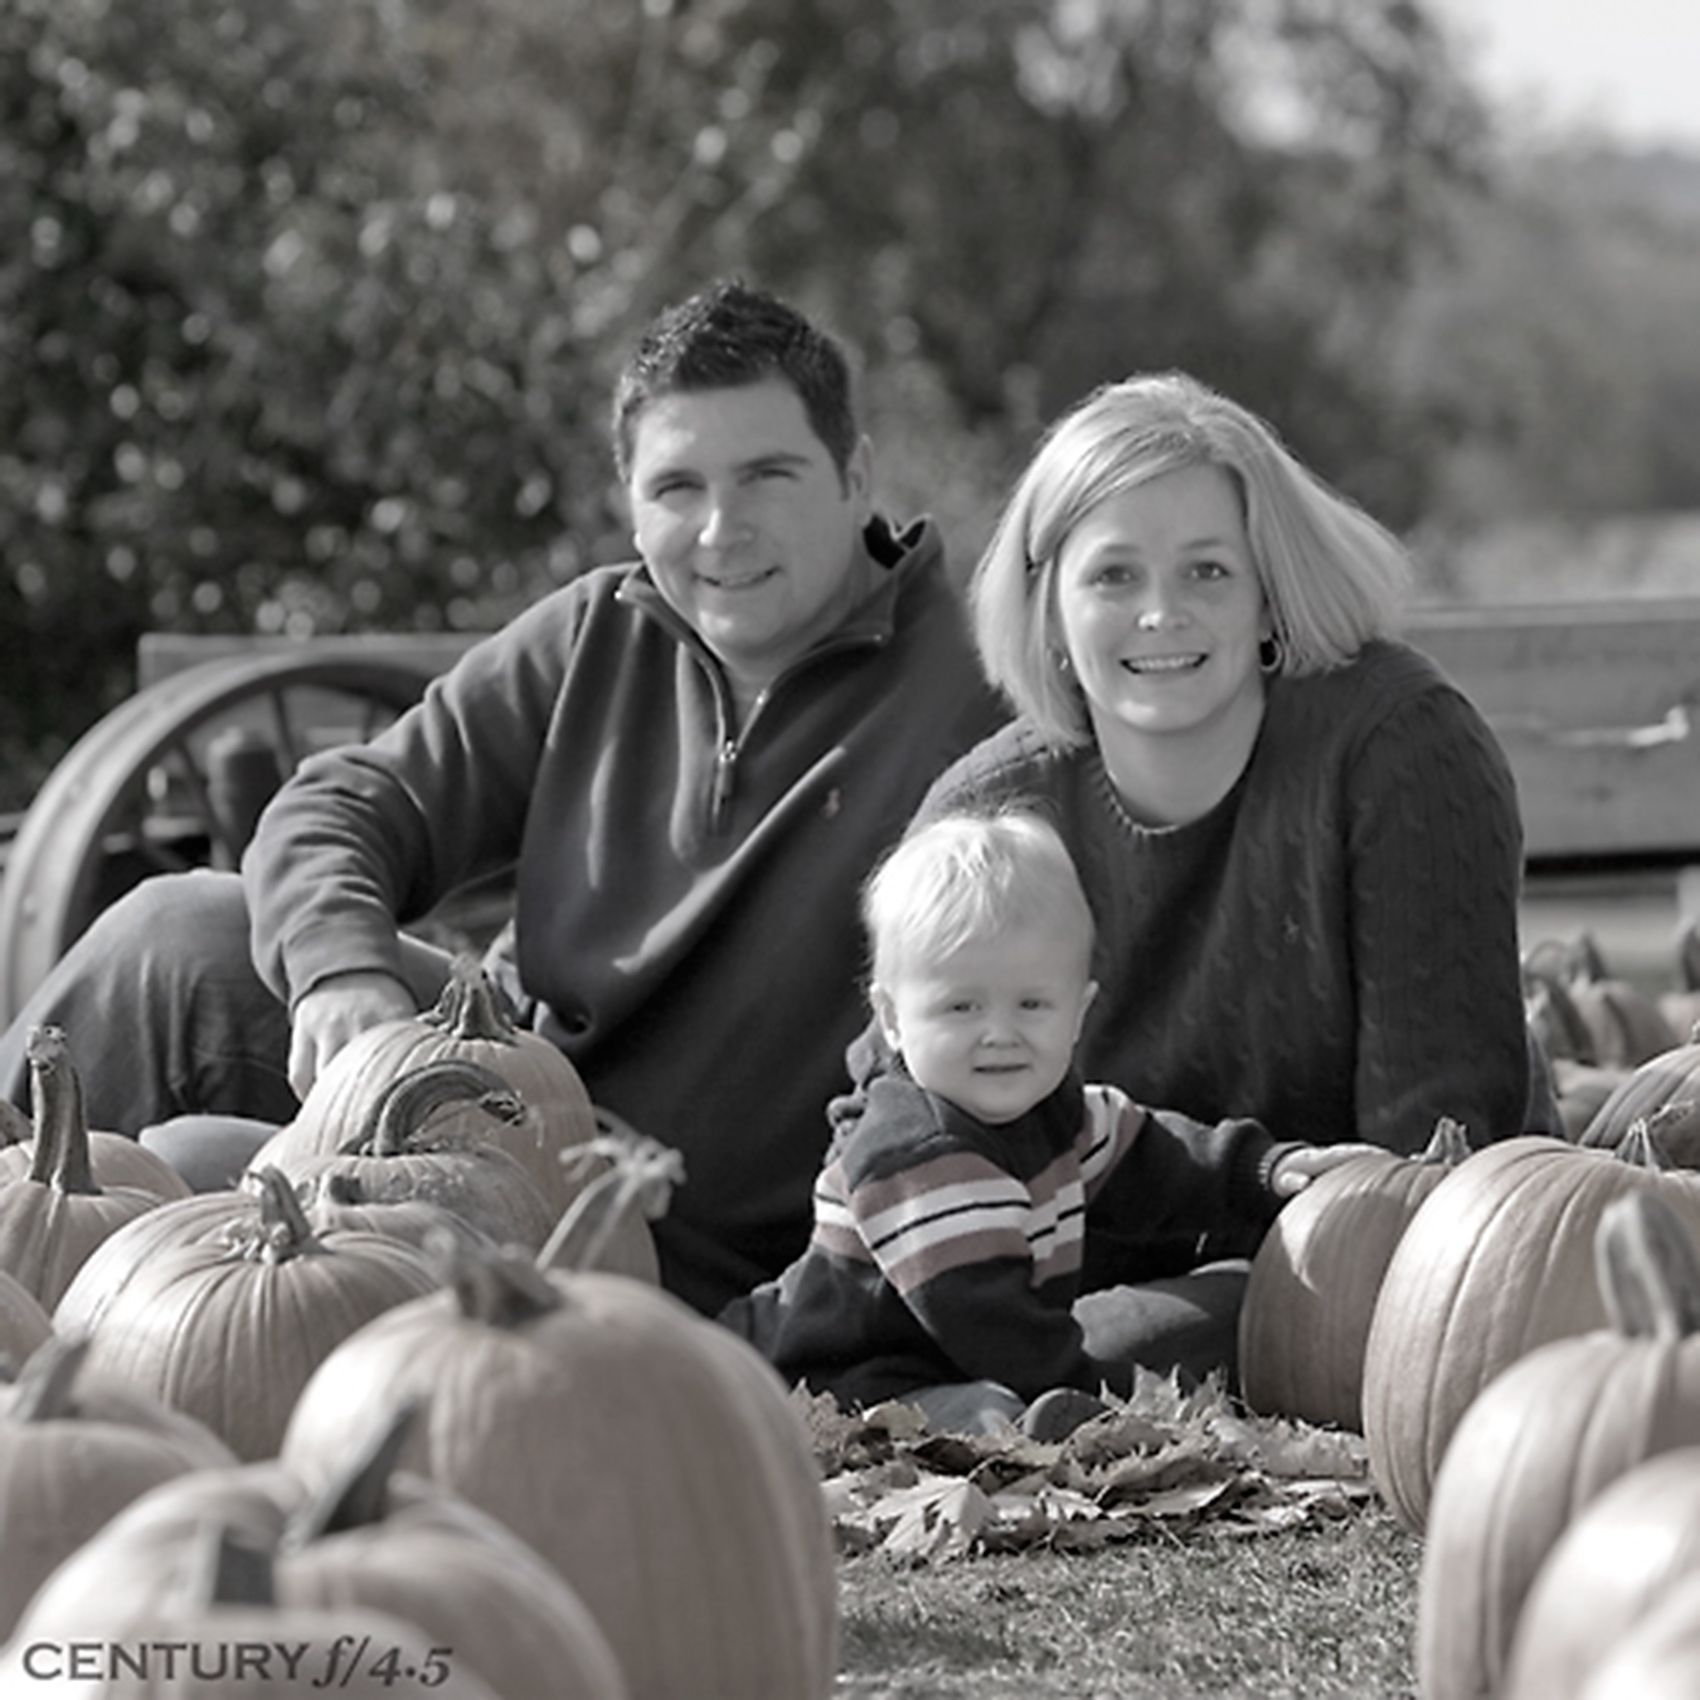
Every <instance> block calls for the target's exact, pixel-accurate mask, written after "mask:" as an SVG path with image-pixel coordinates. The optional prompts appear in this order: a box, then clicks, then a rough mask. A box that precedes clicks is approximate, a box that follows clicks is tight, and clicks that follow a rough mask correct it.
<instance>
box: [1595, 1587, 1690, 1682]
mask: <svg viewBox="0 0 1700 1700" xmlns="http://www.w3.org/2000/svg"><path fill="white" fill-rule="evenodd" d="M1697 1693H1700V1576H1694V1575H1689V1576H1685V1577H1684V1578H1683V1579H1682V1580H1681V1581H1680V1582H1677V1583H1674V1584H1673V1585H1672V1587H1671V1588H1670V1590H1669V1591H1668V1592H1667V1593H1665V1594H1663V1595H1661V1596H1660V1598H1659V1600H1658V1603H1657V1604H1656V1605H1654V1606H1653V1608H1652V1609H1651V1610H1650V1611H1649V1612H1648V1613H1647V1615H1646V1616H1645V1617H1644V1618H1642V1619H1641V1620H1640V1621H1639V1622H1638V1623H1636V1624H1635V1625H1634V1626H1633V1627H1632V1628H1631V1629H1630V1630H1629V1632H1628V1634H1626V1635H1625V1636H1624V1638H1623V1640H1622V1641H1621V1642H1619V1643H1618V1645H1617V1646H1616V1647H1615V1648H1614V1649H1613V1650H1612V1651H1611V1652H1610V1653H1609V1654H1607V1656H1606V1657H1605V1658H1604V1659H1602V1660H1601V1662H1600V1663H1599V1664H1598V1665H1597V1666H1596V1667H1595V1668H1594V1669H1593V1670H1592V1671H1591V1672H1590V1673H1589V1675H1588V1680H1587V1681H1586V1682H1585V1683H1584V1684H1583V1686H1582V1689H1581V1691H1580V1693H1579V1695H1578V1697H1577V1700H1693V1696H1694V1695H1695V1694H1697Z"/></svg>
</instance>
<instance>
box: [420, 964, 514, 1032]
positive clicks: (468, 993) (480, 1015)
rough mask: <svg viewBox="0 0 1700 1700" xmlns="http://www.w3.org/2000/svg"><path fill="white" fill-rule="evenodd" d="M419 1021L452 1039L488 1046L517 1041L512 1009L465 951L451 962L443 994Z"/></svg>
mask: <svg viewBox="0 0 1700 1700" xmlns="http://www.w3.org/2000/svg"><path fill="white" fill-rule="evenodd" d="M419 1019H420V1020H421V1021H422V1022H423V1023H424V1024H425V1025H426V1026H427V1027H436V1028H440V1029H442V1030H443V1031H444V1032H446V1033H447V1034H448V1035H449V1036H450V1037H451V1038H454V1039H482V1040H484V1041H485V1043H487V1044H491V1045H513V1044H517V1043H518V1041H519V1028H518V1026H517V1025H516V1024H515V1022H514V1019H513V1015H512V1006H511V1005H510V1004H509V1002H508V1000H507V998H506V996H504V995H503V992H502V990H501V988H500V987H499V986H498V985H497V984H496V983H495V981H494V980H492V979H491V978H490V976H489V975H488V974H486V973H485V972H484V969H483V966H482V965H481V964H480V962H479V960H478V958H477V957H476V956H474V955H471V954H470V953H467V952H462V953H461V954H460V955H459V956H457V957H456V958H455V959H454V962H453V964H452V965H451V967H450V969H449V981H448V984H447V985H446V986H444V987H443V995H442V996H441V997H440V998H438V999H437V1002H436V1004H435V1005H434V1006H433V1007H432V1008H431V1009H429V1010H427V1011H426V1013H425V1014H424V1015H422V1016H421V1017H420V1018H419Z"/></svg>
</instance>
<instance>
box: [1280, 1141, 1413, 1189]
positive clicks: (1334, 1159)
mask: <svg viewBox="0 0 1700 1700" xmlns="http://www.w3.org/2000/svg"><path fill="white" fill-rule="evenodd" d="M1386 1155H1387V1153H1386V1151H1385V1150H1384V1148H1383V1147H1381V1146H1379V1145H1306V1146H1302V1147H1301V1148H1300V1149H1299V1150H1297V1151H1287V1152H1284V1153H1283V1154H1282V1155H1281V1156H1280V1157H1278V1158H1276V1160H1275V1167H1274V1168H1273V1169H1271V1170H1270V1172H1269V1185H1270V1189H1271V1190H1272V1191H1273V1192H1274V1194H1275V1196H1276V1197H1277V1198H1291V1197H1293V1196H1294V1194H1295V1193H1300V1192H1303V1191H1304V1189H1305V1188H1306V1187H1307V1186H1309V1185H1310V1183H1311V1182H1312V1181H1313V1180H1315V1179H1316V1177H1317V1176H1318V1175H1323V1174H1326V1173H1327V1172H1328V1171H1329V1170H1330V1169H1337V1168H1339V1166H1340V1165H1341V1164H1342V1163H1349V1162H1351V1161H1352V1160H1353V1159H1354V1158H1357V1157H1384V1156H1386Z"/></svg>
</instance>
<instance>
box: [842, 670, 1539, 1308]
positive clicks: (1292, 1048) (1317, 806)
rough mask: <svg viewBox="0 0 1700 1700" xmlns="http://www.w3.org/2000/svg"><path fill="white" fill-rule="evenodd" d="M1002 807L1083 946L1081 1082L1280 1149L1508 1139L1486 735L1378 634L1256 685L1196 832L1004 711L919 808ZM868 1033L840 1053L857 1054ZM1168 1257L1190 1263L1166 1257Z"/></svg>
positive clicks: (1519, 1009)
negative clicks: (1026, 836)
mask: <svg viewBox="0 0 1700 1700" xmlns="http://www.w3.org/2000/svg"><path fill="white" fill-rule="evenodd" d="M1016 798H1022V799H1027V800H1029V801H1036V802H1038V803H1039V804H1040V805H1041V806H1042V807H1043V808H1045V809H1046V810H1047V812H1048V813H1049V814H1050V815H1051V817H1052V818H1053V819H1054V821H1055V823H1056V825H1057V826H1058V828H1059V830H1060V831H1061V833H1062V836H1063V839H1064V841H1065V842H1066V843H1067V845H1068V847H1069V849H1070V851H1071V852H1072V853H1073V855H1074V858H1075V861H1076V863H1077V865H1078V866H1079V869H1080V874H1081V878H1082V881H1083V883H1084V885H1085V888H1086V893H1087V897H1088V899H1089V900H1090V902H1091V905H1092V908H1093V912H1094V914H1095V915H1096V918H1097V922H1098V929H1099V937H1098V943H1097V949H1096V955H1095V959H1094V963H1093V973H1094V976H1095V977H1096V979H1097V980H1098V982H1099V988H1100V989H1099V993H1098V997H1097V999H1096V1001H1095V1002H1094V1004H1093V1006H1092V1008H1091V1010H1090V1011H1089V1013H1088V1016H1087V1021H1086V1026H1085V1030H1084V1032H1083V1034H1082V1038H1081V1044H1080V1048H1079V1053H1078V1054H1079V1059H1080V1066H1081V1069H1082V1071H1083V1073H1085V1074H1086V1075H1087V1077H1088V1078H1091V1079H1094V1080H1105V1081H1111V1082H1114V1083H1115V1084H1116V1085H1118V1086H1120V1087H1122V1088H1123V1089H1124V1090H1125V1091H1127V1092H1128V1093H1129V1094H1130V1095H1131V1096H1132V1097H1133V1098H1134V1099H1136V1100H1137V1101H1139V1102H1140V1103H1145V1104H1155V1105H1166V1106H1172V1107H1174V1108H1176V1109H1179V1110H1183V1111H1185V1112H1186V1114H1187V1115H1189V1116H1195V1117H1198V1118H1200V1119H1202V1120H1204V1121H1216V1120H1221V1119H1222V1118H1225V1117H1228V1116H1251V1117H1255V1118H1256V1119H1257V1120H1258V1121H1260V1122H1262V1123H1263V1124H1264V1125H1265V1126H1266V1127H1267V1128H1268V1129H1269V1130H1270V1132H1271V1133H1272V1134H1274V1135H1275V1137H1277V1138H1280V1139H1299V1140H1308V1141H1312V1142H1314V1143H1318V1144H1335V1143H1339V1142H1341V1141H1345V1140H1367V1141H1369V1142H1371V1143H1373V1144H1377V1145H1382V1146H1385V1147H1388V1148H1389V1149H1392V1150H1395V1151H1403V1152H1410V1151H1415V1150H1418V1149H1420V1148H1421V1147H1422V1146H1423V1145H1424V1144H1425V1143H1426V1142H1427V1140H1428V1137H1429V1134H1430V1133H1431V1132H1432V1130H1433V1126H1434V1122H1435V1119H1436V1118H1437V1117H1438V1116H1441V1115H1448V1116H1452V1117H1454V1118H1456V1119H1457V1120H1459V1121H1461V1122H1463V1123H1464V1124H1465V1126H1466V1127H1467V1129H1468V1131H1469V1134H1470V1137H1471V1139H1472V1141H1474V1142H1475V1143H1478V1144H1479V1143H1483V1142H1486V1141H1488V1140H1494V1139H1501V1138H1504V1137H1506V1136H1508V1135H1510V1134H1514V1133H1518V1132H1521V1131H1522V1129H1523V1126H1524V1112H1525V1104H1526V1100H1527V1097H1528V1090H1529V1066H1528V1052H1527V1042H1526V1036H1525V1027H1524V1018H1523V1005H1522V992H1521V985H1520V981H1519V975H1518V947H1517V899H1518V892H1519V884H1520V879H1521V865H1522V830H1521V824H1520V820H1519V816H1518V810H1517V798H1516V792H1515V787H1514V784H1513V781H1512V777H1511V772H1510V769H1509V766H1508V765H1507V763H1506V761H1505V758H1504V754H1503V752H1502V751H1501V750H1500V748H1499V746H1498V744H1497V743H1496V742H1495V740H1494V738H1493V735H1492V733H1491V732H1490V731H1489V730H1488V727H1487V725H1486V723H1485V722H1484V721H1483V719H1482V718H1481V716H1480V715H1479V714H1478V713H1477V712H1476V710H1475V709H1474V708H1473V707H1472V705H1471V704H1470V703H1469V702H1468V701H1467V700H1466V699H1465V698H1464V696H1463V695H1462V694H1461V693H1460V692H1458V691H1457V690H1456V689H1455V688H1454V687H1453V686H1452V685H1451V684H1450V683H1449V682H1448V681H1447V680H1446V679H1445V678H1444V676H1443V675H1442V674H1441V673H1440V672H1439V670H1438V669H1437V668H1436V667H1435V666H1434V664H1433V663H1432V662H1430V661H1429V660H1428V659H1427V658H1426V657H1425V656H1423V655H1421V654H1419V653H1418V652H1416V651H1415V650H1412V649H1410V648H1407V647H1405V646H1404V645H1401V644H1396V643H1389V642H1377V643H1372V644H1369V645H1367V646H1366V647H1365V649H1364V650H1363V651H1362V653H1361V654H1360V655H1359V657H1358V658H1357V659H1356V660H1354V661H1353V662H1351V663H1349V664H1347V665H1345V666H1342V667H1339V668H1336V669H1334V670H1332V671H1330V672H1326V673H1322V674H1316V675H1312V676H1308V677H1303V678H1279V679H1276V680H1274V681H1272V682H1271V685H1270V689H1269V697H1268V704H1267V708H1266V711H1265V714H1264V718H1263V724H1262V727H1261V729H1260V731H1259V734H1258V739H1257V743H1256V746H1255V748H1254V750H1253V753H1252V757H1251V760H1250V762H1249V763H1248V764H1247V766H1246V769H1245V771H1244V773H1243V774H1242V775H1241V776H1240V779H1239V780H1238V782H1237V783H1236V784H1235V786H1234V788H1233V789H1232V791H1231V792H1230V793H1229V794H1228V795H1227V796H1226V797H1224V798H1223V800H1222V801H1221V802H1220V803H1219V804H1217V806H1216V807H1215V808H1213V809H1211V810H1210V811H1209V812H1208V813H1207V814H1205V815H1204V816H1203V817H1201V818H1200V819H1198V820H1195V821H1191V822H1188V823H1186V824H1184V825H1181V826H1175V827H1168V828H1162V829H1152V828H1146V827H1141V826H1139V825H1137V824H1135V823H1134V822H1133V821H1132V820H1130V819H1129V818H1128V817H1127V816H1126V815H1125V813H1124V812H1123V811H1122V809H1121V807H1120V805H1119V803H1118V801H1117V799H1116V796H1115V793H1114V791H1113V789H1112V787H1111V785H1110V782H1109V777H1108V775H1107V773H1106V772H1105V770H1104V767H1103V763H1102V761H1101V759H1100V758H1099V756H1098V755H1097V753H1096V750H1095V748H1092V747H1088V748H1084V749H1079V750H1070V751H1062V752H1059V751H1056V750H1053V749H1050V748H1047V747H1046V745H1045V744H1044V743H1043V742H1042V741H1041V740H1040V739H1039V737H1038V736H1037V735H1036V734H1035V733H1034V731H1033V730H1032V729H1031V727H1029V726H1027V725H1026V724H1025V723H1023V722H1020V721H1018V722H1016V723H1014V724H1012V725H1011V726H1008V727H1006V728H1004V729H1003V730H1002V731H1000V732H997V733H994V734H993V735H992V736H991V737H990V738H989V739H987V740H986V741H985V742H983V743H982V744H980V745H979V746H978V747H977V748H975V749H974V750H972V751H970V752H969V754H968V755H966V756H964V757H963V758H962V759H961V760H960V761H958V762H957V763H956V764H955V765H954V766H953V767H951V768H950V769H949V771H948V772H946V773H945V774H944V775H943V776H942V777H941V778H940V779H939V781H938V783H937V784H935V785H934V786H933V787H932V789H931V791H930V792H929V793H928V796H927V798H926V800H925V801H924V802H923V804H922V806H921V811H920V813H921V816H922V817H928V816H931V815H936V814H940V813H944V812H946V811H949V810H953V809H958V808H961V807H964V806H971V805H974V804H976V803H986V802H990V801H1001V800H1007V799H1016ZM878 1044H879V1041H878V1036H877V1031H876V1030H875V1029H872V1028H870V1029H869V1030H868V1031H867V1032H865V1033H864V1034H863V1036H862V1037H861V1038H860V1039H859V1040H858V1041H857V1046H856V1047H853V1052H852V1057H851V1077H852V1079H859V1078H863V1077H864V1076H865V1075H866V1074H867V1072H868V1068H867V1062H866V1058H865V1057H863V1056H861V1055H859V1054H858V1053H859V1052H860V1051H862V1050H863V1049H864V1048H866V1047H868V1046H870V1045H872V1046H876V1047H877V1046H878ZM1123 1205H1124V1201H1121V1200H1119V1199H1118V1197H1117V1192H1116V1188H1115V1187H1114V1185H1113V1184H1112V1185H1111V1186H1110V1187H1108V1188H1106V1191H1105V1193H1104V1195H1103V1196H1102V1197H1101V1198H1100V1200H1099V1201H1098V1204H1097V1206H1096V1207H1095V1209H1094V1214H1093V1222H1094V1227H1095V1228H1097V1227H1098V1226H1099V1225H1100V1223H1101V1224H1102V1227H1103V1229H1104V1234H1103V1235H1101V1236H1096V1237H1097V1238H1098V1243H1099V1248H1100V1249H1101V1250H1104V1251H1105V1252H1106V1254H1107V1255H1110V1264H1109V1269H1108V1272H1107V1273H1108V1274H1109V1275H1113V1276H1114V1277H1118V1278H1135V1277H1137V1276H1139V1275H1142V1274H1149V1273H1161V1272H1164V1271H1166V1270H1168V1269H1171V1268H1174V1267H1176V1266H1177V1263H1176V1259H1175V1257H1174V1256H1173V1253H1172V1248H1171V1251H1170V1254H1169V1255H1167V1256H1164V1257H1161V1258H1156V1259H1153V1260H1151V1261H1149V1262H1147V1263H1144V1264H1142V1263H1141V1261H1140V1260H1139V1259H1138V1258H1134V1259H1133V1261H1131V1262H1129V1261H1128V1260H1127V1259H1126V1258H1122V1259H1120V1260H1119V1261H1118V1260H1117V1259H1116V1257H1115V1256H1114V1255H1111V1254H1112V1246H1113V1238H1114V1235H1115V1233H1116V1232H1117V1230H1118V1229H1119V1228H1121V1227H1125V1230H1126V1233H1127V1234H1128V1236H1129V1237H1130V1238H1131V1239H1133V1240H1135V1241H1140V1242H1143V1241H1145V1240H1146V1239H1147V1238H1148V1235H1147V1234H1146V1233H1145V1231H1144V1230H1143V1229H1142V1228H1141V1227H1140V1226H1139V1225H1138V1221H1137V1200H1134V1201H1128V1203H1127V1207H1126V1208H1124V1207H1123ZM1180 1261H1181V1262H1182V1263H1184V1262H1185V1261H1186V1260H1185V1259H1182V1260H1180Z"/></svg>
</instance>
